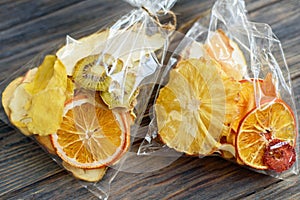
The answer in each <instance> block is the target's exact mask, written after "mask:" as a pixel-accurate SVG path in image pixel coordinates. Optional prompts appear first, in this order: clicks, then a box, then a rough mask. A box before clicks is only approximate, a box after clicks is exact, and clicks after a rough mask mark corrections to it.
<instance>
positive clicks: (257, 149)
mask: <svg viewBox="0 0 300 200" xmlns="http://www.w3.org/2000/svg"><path fill="white" fill-rule="evenodd" d="M162 76H163V78H162V79H161V82H160V87H159V90H158V91H157V95H156V100H155V103H154V106H153V109H152V110H153V112H152V116H153V118H152V121H151V123H150V126H149V129H148V133H147V135H146V136H145V139H144V141H143V142H142V144H141V146H140V148H139V151H138V152H139V154H140V155H148V156H150V157H151V156H162V157H164V158H165V159H167V160H170V161H171V159H172V157H173V161H175V160H176V158H178V157H179V156H182V155H189V156H190V155H191V156H198V157H204V156H214V155H217V156H221V157H223V158H225V159H227V160H229V161H232V162H235V163H237V164H239V165H241V166H244V167H247V168H249V169H251V170H254V171H256V172H259V173H264V174H268V175H270V176H274V177H277V178H287V177H289V176H291V175H295V174H298V172H299V168H298V160H299V146H298V143H299V139H298V127H299V125H298V123H299V122H298V120H297V119H298V118H297V113H296V103H299V102H296V101H295V100H294V95H293V89H292V85H291V79H290V75H289V70H288V66H287V64H286V61H285V58H284V54H283V50H282V47H281V43H280V41H279V40H278V38H277V37H276V36H275V34H274V33H273V32H272V30H271V28H270V27H269V26H268V25H267V24H263V23H254V22H251V21H249V20H248V19H247V16H246V10H245V5H244V1H241V0H229V1H225V0H217V1H216V3H215V4H214V6H213V8H212V10H211V13H210V15H207V16H204V17H201V18H199V19H198V20H197V21H196V22H195V23H194V24H193V25H192V27H191V28H190V29H189V30H188V32H187V33H186V37H184V38H183V39H182V41H181V42H180V44H179V45H178V46H177V48H176V49H175V51H174V53H173V55H172V56H171V58H170V60H169V63H168V65H167V67H166V69H165V71H164V73H163V75H162ZM297 106H299V105H297Z"/></svg>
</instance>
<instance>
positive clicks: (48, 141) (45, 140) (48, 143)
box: [34, 135, 56, 154]
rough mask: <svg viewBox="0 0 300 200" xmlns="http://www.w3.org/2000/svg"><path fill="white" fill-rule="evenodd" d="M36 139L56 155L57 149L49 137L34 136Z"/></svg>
mask: <svg viewBox="0 0 300 200" xmlns="http://www.w3.org/2000/svg"><path fill="white" fill-rule="evenodd" d="M34 138H35V139H36V140H37V141H38V142H39V143H40V144H41V145H42V146H43V147H44V148H46V150H47V151H48V152H49V153H51V154H56V153H55V149H54V147H53V145H52V142H51V138H50V136H49V135H47V136H39V135H34Z"/></svg>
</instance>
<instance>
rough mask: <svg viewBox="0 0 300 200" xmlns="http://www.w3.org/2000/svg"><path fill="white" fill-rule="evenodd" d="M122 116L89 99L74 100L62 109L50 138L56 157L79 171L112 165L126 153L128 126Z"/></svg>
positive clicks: (124, 116)
mask: <svg viewBox="0 0 300 200" xmlns="http://www.w3.org/2000/svg"><path fill="white" fill-rule="evenodd" d="M127 117H128V116H127V114H126V113H125V112H122V111H120V112H117V113H113V112H112V111H111V110H109V109H107V107H105V106H102V105H99V104H95V102H94V101H93V100H91V99H89V98H86V97H82V98H78V97H74V100H73V101H71V102H69V103H67V104H66V105H65V109H64V117H63V122H62V124H61V126H60V128H59V129H58V131H57V132H56V133H55V134H52V135H51V139H52V144H53V146H54V147H55V149H56V153H57V154H58V155H59V156H60V157H61V158H62V159H63V160H64V161H65V162H67V163H68V164H70V165H72V166H74V167H79V168H84V169H88V168H99V167H102V166H107V165H109V164H113V163H114V162H116V161H117V160H118V159H119V158H120V157H121V155H122V154H123V153H124V152H126V150H127V148H128V146H129V145H128V144H129V143H130V139H129V125H128V124H127Z"/></svg>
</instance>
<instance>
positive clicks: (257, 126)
mask: <svg viewBox="0 0 300 200" xmlns="http://www.w3.org/2000/svg"><path fill="white" fill-rule="evenodd" d="M296 135H297V130H296V121H295V116H294V114H293V112H292V110H291V108H290V107H289V106H288V105H287V104H286V103H285V102H284V101H282V100H280V99H277V100H274V101H269V102H265V103H263V104H262V105H261V106H260V107H258V108H255V109H254V110H252V111H251V112H249V113H248V114H247V115H246V117H245V118H244V119H243V120H242V122H241V123H240V125H239V129H238V133H237V138H236V148H237V152H238V156H239V158H240V159H241V160H242V161H243V162H244V163H245V164H246V165H248V166H250V167H253V168H255V169H264V170H265V169H268V168H269V166H268V165H266V164H265V163H264V155H265V153H266V150H267V147H268V146H269V144H270V142H271V141H273V140H274V139H278V140H281V141H283V142H286V143H288V144H289V145H290V146H292V147H293V146H295V143H296ZM282 159H283V158H282Z"/></svg>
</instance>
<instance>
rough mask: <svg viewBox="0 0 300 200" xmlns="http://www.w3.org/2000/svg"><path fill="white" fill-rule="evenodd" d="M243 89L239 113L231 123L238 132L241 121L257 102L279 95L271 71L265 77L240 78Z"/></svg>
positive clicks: (240, 96) (240, 94) (240, 95)
mask: <svg viewBox="0 0 300 200" xmlns="http://www.w3.org/2000/svg"><path fill="white" fill-rule="evenodd" d="M239 82H240V83H241V91H240V93H239V102H238V110H239V112H238V115H237V116H236V118H235V120H234V121H233V122H232V124H231V128H232V129H233V130H234V132H237V129H238V126H239V123H240V122H241V120H242V119H243V118H244V117H245V116H246V115H247V113H249V112H250V111H251V110H253V109H254V108H256V104H257V103H259V102H261V101H265V100H266V99H269V100H270V99H275V98H276V97H277V96H278V95H277V93H276V89H275V86H274V84H273V82H272V75H271V74H270V73H269V74H267V75H266V77H265V79H264V80H262V79H251V80H246V79H243V80H240V81H239Z"/></svg>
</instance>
